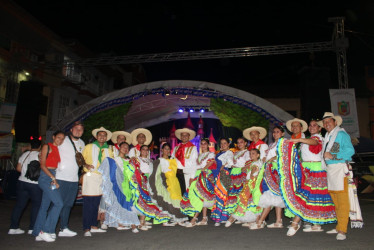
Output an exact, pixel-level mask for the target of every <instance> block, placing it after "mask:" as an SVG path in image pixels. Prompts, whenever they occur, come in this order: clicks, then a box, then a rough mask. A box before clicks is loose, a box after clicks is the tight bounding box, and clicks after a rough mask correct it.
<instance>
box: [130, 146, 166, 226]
mask: <svg viewBox="0 0 374 250" xmlns="http://www.w3.org/2000/svg"><path fill="white" fill-rule="evenodd" d="M148 152H149V148H148V146H147V145H143V146H141V147H140V156H139V157H136V158H131V160H130V164H129V165H128V167H127V169H126V174H127V176H128V177H129V180H130V188H131V192H133V193H134V194H135V195H134V204H135V208H136V209H137V212H138V215H139V216H140V226H139V229H140V230H145V231H146V230H148V229H150V228H152V227H151V226H147V225H146V224H145V219H146V217H148V218H150V219H153V223H154V224H161V223H167V222H168V221H170V219H171V218H170V216H169V215H167V214H166V213H164V212H163V211H162V210H161V209H160V208H159V207H157V206H156V204H155V203H154V202H153V201H152V198H151V190H150V186H149V182H148V179H149V176H150V175H151V174H152V172H153V164H152V161H151V160H150V159H149V158H148Z"/></svg>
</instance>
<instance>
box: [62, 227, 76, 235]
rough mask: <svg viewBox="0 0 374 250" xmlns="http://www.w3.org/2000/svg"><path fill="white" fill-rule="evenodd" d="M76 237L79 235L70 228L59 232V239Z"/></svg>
mask: <svg viewBox="0 0 374 250" xmlns="http://www.w3.org/2000/svg"><path fill="white" fill-rule="evenodd" d="M76 235H77V233H76V232H73V231H71V230H70V229H69V228H64V229H63V230H61V231H60V232H58V236H59V237H73V236H76Z"/></svg>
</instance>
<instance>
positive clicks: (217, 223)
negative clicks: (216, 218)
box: [214, 222, 226, 227]
mask: <svg viewBox="0 0 374 250" xmlns="http://www.w3.org/2000/svg"><path fill="white" fill-rule="evenodd" d="M225 223H226V222H225ZM220 225H221V224H220V223H219V222H216V223H214V226H215V227H219V226H220Z"/></svg>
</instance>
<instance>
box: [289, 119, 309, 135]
mask: <svg viewBox="0 0 374 250" xmlns="http://www.w3.org/2000/svg"><path fill="white" fill-rule="evenodd" d="M293 122H299V123H300V124H301V127H302V128H301V131H302V132H305V131H307V130H308V123H306V121H304V120H301V119H298V118H294V119H292V120H289V121H287V122H286V127H287V129H288V131H291V125H292V123H293Z"/></svg>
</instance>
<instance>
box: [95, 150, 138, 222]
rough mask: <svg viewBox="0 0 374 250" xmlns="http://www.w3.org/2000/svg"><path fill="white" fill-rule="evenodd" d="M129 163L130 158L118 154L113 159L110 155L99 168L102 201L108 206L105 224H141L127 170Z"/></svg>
mask: <svg viewBox="0 0 374 250" xmlns="http://www.w3.org/2000/svg"><path fill="white" fill-rule="evenodd" d="M128 164H129V160H128V159H127V160H125V159H122V158H121V157H119V156H117V157H116V158H115V160H113V159H111V158H109V157H108V158H105V160H104V161H103V162H102V163H101V165H100V167H99V170H98V171H99V172H100V173H101V174H102V178H103V184H102V189H103V197H102V200H101V201H102V202H104V203H105V207H106V211H105V221H104V224H105V225H108V226H110V227H118V226H119V225H120V224H121V225H132V224H135V225H139V219H138V215H137V212H136V210H135V208H134V200H133V195H132V192H131V189H130V183H129V178H128V176H127V175H126V172H125V169H126V168H128Z"/></svg>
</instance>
